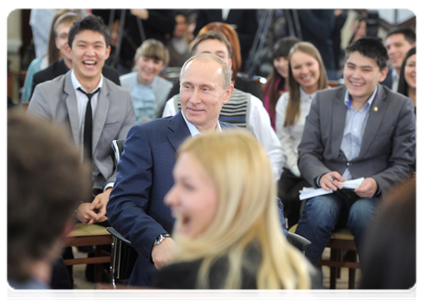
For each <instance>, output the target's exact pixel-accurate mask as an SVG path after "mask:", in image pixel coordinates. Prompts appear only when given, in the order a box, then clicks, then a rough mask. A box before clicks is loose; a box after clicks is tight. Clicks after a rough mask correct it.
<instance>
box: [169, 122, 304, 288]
mask: <svg viewBox="0 0 423 300" xmlns="http://www.w3.org/2000/svg"><path fill="white" fill-rule="evenodd" d="M181 153H188V154H189V155H192V157H193V158H194V159H196V160H197V161H198V162H199V163H200V164H201V165H202V166H203V167H204V169H205V170H206V172H207V173H208V174H209V175H210V176H211V178H212V179H213V180H214V182H215V184H216V187H217V189H218V195H219V205H218V209H217V213H216V217H215V219H214V220H213V221H212V223H211V224H210V226H209V227H208V228H207V229H206V230H205V231H204V232H203V233H201V235H200V236H198V237H196V238H195V239H189V238H187V237H185V236H183V235H179V234H178V233H177V232H175V234H174V236H173V237H174V239H175V242H176V245H177V247H176V249H175V253H174V259H173V262H187V261H193V260H198V259H202V263H201V267H200V270H199V273H198V276H197V283H196V287H198V288H209V272H210V269H211V266H212V265H213V263H214V262H215V261H216V260H217V259H219V258H222V257H227V259H228V268H229V271H228V274H226V275H227V276H226V279H225V282H224V288H228V289H238V288H240V287H241V279H242V277H241V270H242V267H243V266H247V267H248V261H246V260H245V259H243V254H244V251H245V249H246V247H247V246H248V245H250V244H251V243H256V242H258V245H259V246H260V252H261V262H260V265H259V267H258V272H257V274H256V282H257V288H259V289H281V288H284V289H308V288H310V274H311V272H312V271H311V270H312V268H311V265H309V263H308V262H307V261H306V259H305V258H304V257H303V256H302V255H301V253H300V252H299V251H298V250H297V249H295V248H294V247H293V246H291V245H290V244H289V243H288V241H287V240H286V238H285V236H284V234H283V232H282V228H281V223H280V220H279V216H278V211H277V209H278V208H277V203H276V186H275V183H274V179H273V173H272V169H271V165H270V162H269V160H268V157H267V154H266V151H265V150H264V149H263V147H262V146H261V145H260V143H259V142H258V141H257V140H256V138H255V137H254V136H253V135H252V134H250V133H249V132H247V131H243V130H240V129H234V130H226V131H224V132H216V131H215V132H210V133H206V134H203V135H201V136H197V137H195V138H193V139H189V140H187V141H185V142H184V143H183V144H182V145H181V147H180V148H179V150H178V155H180V154H181ZM177 222H178V220H177Z"/></svg>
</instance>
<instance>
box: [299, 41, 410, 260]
mask: <svg viewBox="0 0 423 300" xmlns="http://www.w3.org/2000/svg"><path fill="white" fill-rule="evenodd" d="M387 60H388V55H387V52H386V49H385V47H384V46H383V44H382V43H381V42H380V41H379V40H377V39H374V38H362V39H360V40H357V41H356V42H354V43H352V44H351V45H350V46H348V47H347V49H346V61H345V66H344V79H345V86H341V87H339V88H336V89H329V90H325V91H321V92H318V93H317V94H316V96H315V98H314V99H313V103H312V105H311V109H310V113H309V115H308V117H307V121H306V124H305V127H304V132H303V137H302V141H301V144H300V145H299V147H298V153H299V160H298V166H299V169H300V171H301V174H303V176H304V178H305V179H306V180H307V181H308V182H309V183H310V184H312V185H313V186H315V187H322V188H323V189H325V190H327V191H329V190H330V189H331V190H333V191H334V193H333V194H328V195H324V196H318V197H315V198H312V199H310V200H308V201H307V203H306V204H305V208H304V211H303V214H302V217H301V219H300V221H299V223H298V228H297V231H296V233H297V234H300V235H302V236H304V237H305V238H307V239H309V240H310V241H311V245H310V246H309V247H308V248H307V250H306V252H305V255H306V257H307V258H308V259H309V260H310V261H311V262H312V263H313V264H314V265H317V263H318V262H319V260H320V257H321V255H322V253H323V250H324V248H325V246H326V244H327V242H328V241H329V239H330V237H331V235H332V232H333V230H334V229H335V228H336V227H337V226H342V227H348V228H350V230H351V233H352V234H353V235H354V240H355V243H356V246H357V250H358V253H359V255H360V253H361V249H362V239H363V236H364V234H365V231H366V229H367V227H368V224H369V222H370V221H371V220H372V218H373V216H374V215H375V213H376V210H377V206H378V203H379V202H380V201H381V199H382V201H383V197H384V196H385V195H386V194H387V193H388V192H389V191H390V189H391V188H392V187H393V186H394V185H395V184H397V183H399V182H401V181H404V180H406V179H408V178H409V177H410V176H411V175H412V174H413V168H412V165H413V162H414V159H415V145H416V131H415V117H414V110H413V101H412V100H411V99H410V98H407V97H404V96H402V95H400V94H397V93H394V92H392V91H391V90H390V89H389V88H387V87H385V86H383V85H381V84H379V82H381V81H383V80H384V79H385V77H386V73H387V68H386V62H387ZM361 177H363V178H364V181H363V182H362V183H361V185H360V186H359V187H358V188H356V189H354V190H346V189H343V188H342V185H341V183H342V182H345V181H346V180H348V179H357V178H361Z"/></svg>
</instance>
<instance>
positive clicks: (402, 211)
mask: <svg viewBox="0 0 423 300" xmlns="http://www.w3.org/2000/svg"><path fill="white" fill-rule="evenodd" d="M363 245H364V249H363V255H362V257H361V260H360V265H361V272H362V278H361V283H360V288H362V289H411V288H412V287H413V286H414V285H415V284H416V181H415V179H412V180H410V181H409V182H407V183H405V184H403V185H400V186H398V187H396V188H395V189H394V190H393V191H392V193H390V194H389V195H388V197H387V199H384V201H383V202H382V203H381V204H380V207H379V210H378V215H377V216H376V217H375V219H374V220H373V222H372V223H371V224H370V225H369V230H368V231H367V233H366V236H365V240H364V243H363Z"/></svg>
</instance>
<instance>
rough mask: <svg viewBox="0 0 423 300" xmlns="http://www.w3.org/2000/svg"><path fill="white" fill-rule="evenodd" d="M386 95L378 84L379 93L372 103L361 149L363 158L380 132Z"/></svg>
mask: <svg viewBox="0 0 423 300" xmlns="http://www.w3.org/2000/svg"><path fill="white" fill-rule="evenodd" d="M385 97H386V94H385V91H384V90H383V88H382V86H381V85H380V84H378V87H377V93H376V95H375V99H374V100H373V102H372V106H371V107H370V111H369V118H368V119H367V124H366V129H365V130H364V135H363V141H362V143H361V149H360V154H359V156H360V157H361V156H363V155H364V154H365V153H366V152H367V150H368V149H369V147H370V145H371V144H372V141H373V140H374V139H375V137H376V135H377V134H378V132H379V130H380V126H381V124H382V120H383V116H384V115H385V110H386V104H385V101H384V99H385Z"/></svg>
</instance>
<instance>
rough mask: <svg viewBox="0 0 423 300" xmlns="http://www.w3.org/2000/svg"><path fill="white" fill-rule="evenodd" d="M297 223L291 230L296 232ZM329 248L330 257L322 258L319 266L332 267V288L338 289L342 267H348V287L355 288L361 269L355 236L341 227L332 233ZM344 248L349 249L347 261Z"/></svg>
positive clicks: (330, 276) (330, 285)
mask: <svg viewBox="0 0 423 300" xmlns="http://www.w3.org/2000/svg"><path fill="white" fill-rule="evenodd" d="M296 229H297V225H295V226H293V227H291V228H290V230H289V231H290V232H295V231H296ZM326 247H327V248H330V258H329V259H320V261H319V263H318V265H319V266H328V267H330V275H329V278H330V281H329V282H330V284H329V287H330V288H331V289H336V279H337V278H339V277H340V275H341V269H340V268H348V288H349V289H354V288H355V278H356V276H355V275H356V270H357V269H360V264H359V263H358V262H357V248H356V246H355V243H354V236H353V235H352V234H351V232H350V230H349V229H348V228H339V229H336V230H335V231H334V232H333V233H332V237H331V238H330V240H329V242H328V244H327V245H326ZM343 250H348V257H347V259H348V260H347V261H343Z"/></svg>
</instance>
